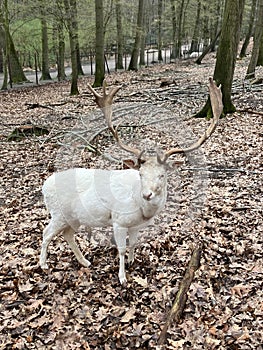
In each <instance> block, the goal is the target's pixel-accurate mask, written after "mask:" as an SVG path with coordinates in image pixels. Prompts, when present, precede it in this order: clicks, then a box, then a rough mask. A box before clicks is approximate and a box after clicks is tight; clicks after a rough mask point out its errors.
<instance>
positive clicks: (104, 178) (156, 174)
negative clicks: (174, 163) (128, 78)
mask: <svg viewBox="0 0 263 350" xmlns="http://www.w3.org/2000/svg"><path fill="white" fill-rule="evenodd" d="M88 88H89V90H90V91H91V92H92V93H93V95H94V96H95V100H96V102H97V104H98V106H99V107H100V108H101V109H102V111H103V114H104V116H105V118H106V121H107V124H108V127H109V129H110V131H111V133H112V134H113V136H114V138H115V139H116V141H117V143H118V145H119V146H120V147H121V148H122V149H124V150H126V151H128V152H131V153H133V154H134V155H135V156H136V157H137V159H138V166H139V169H138V170H135V169H128V170H101V169H83V168H74V169H69V170H66V171H61V172H58V173H54V174H53V175H51V176H50V177H49V178H48V179H47V180H46V181H45V183H44V185H43V190H42V191H43V195H44V201H45V204H46V207H47V209H48V211H49V212H50V214H51V220H50V222H49V224H48V225H47V227H46V228H45V229H44V232H43V242H42V249H41V254H40V266H41V267H42V268H43V269H47V268H48V265H47V264H46V259H47V249H48V245H49V243H50V242H51V240H52V238H53V237H55V236H56V235H57V234H59V233H62V234H63V236H64V238H65V239H66V241H67V242H68V244H69V246H70V247H71V249H72V250H73V252H74V254H75V256H76V258H77V260H78V261H79V263H80V264H81V265H83V266H85V267H88V266H89V265H90V262H89V261H88V260H87V259H85V258H84V256H83V255H82V253H81V251H80V249H79V247H78V246H77V244H76V242H75V239H74V233H75V231H76V230H77V229H78V228H79V226H80V225H85V226H86V227H89V228H92V227H106V226H113V230H114V238H115V241H116V244H117V248H118V252H119V280H120V283H121V284H122V283H124V282H126V274H125V266H124V256H125V252H126V237H127V235H128V236H129V257H128V262H129V263H132V262H133V260H134V247H135V244H136V241H137V233H138V230H139V229H141V228H143V227H145V226H147V225H149V223H151V221H152V219H153V217H154V216H155V215H157V214H158V213H160V211H161V210H162V209H163V208H164V205H165V202H166V194H167V172H166V168H167V167H166V161H167V159H168V157H170V156H171V155H173V154H177V153H184V152H191V151H193V150H194V149H197V148H198V147H200V146H201V145H202V144H203V143H204V142H205V140H207V139H208V138H209V137H210V135H211V134H212V133H213V131H214V130H215V128H216V125H217V123H218V120H219V117H220V115H221V113H222V109H223V105H222V94H221V91H220V88H218V87H217V86H216V84H215V83H214V82H213V80H212V79H211V78H210V83H209V90H210V99H211V106H212V111H213V118H212V120H211V124H210V126H209V127H208V129H207V130H206V132H205V133H204V134H203V136H202V137H201V138H200V139H199V140H198V141H197V142H195V143H194V144H193V145H191V146H190V147H188V148H185V149H182V148H172V149H170V150H168V151H166V152H163V153H162V154H160V153H158V152H157V153H156V155H155V156H151V157H143V152H142V151H140V150H139V149H136V148H133V147H131V146H128V145H126V144H124V143H123V142H122V141H121V140H120V138H119V135H118V132H117V128H115V127H114V126H113V125H112V101H113V98H114V96H115V94H116V93H117V91H118V90H119V89H120V87H115V88H113V89H112V90H111V91H110V92H109V93H108V94H107V93H106V84H105V83H104V84H103V94H102V95H100V94H98V93H97V92H96V91H95V90H94V89H93V88H92V87H91V86H90V85H89V86H88Z"/></svg>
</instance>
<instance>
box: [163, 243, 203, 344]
mask: <svg viewBox="0 0 263 350" xmlns="http://www.w3.org/2000/svg"><path fill="white" fill-rule="evenodd" d="M201 253H202V246H201V245H198V246H197V247H196V248H195V249H194V251H193V253H192V256H191V259H190V262H189V264H188V267H187V270H186V272H185V274H184V277H183V279H182V281H181V284H180V287H179V290H178V292H177V295H176V298H175V301H174V303H173V306H172V308H171V311H170V313H169V315H168V317H167V320H166V323H165V324H164V326H163V329H162V331H161V333H160V337H159V340H158V345H164V344H165V342H166V336H167V331H168V328H169V326H170V325H171V324H172V322H173V321H174V322H176V323H178V322H179V321H180V318H181V316H182V313H183V311H184V308H185V304H186V301H187V292H188V290H189V287H190V285H191V283H192V281H193V279H194V275H195V271H197V270H198V269H199V267H200V259H201Z"/></svg>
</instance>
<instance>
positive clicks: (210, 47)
mask: <svg viewBox="0 0 263 350" xmlns="http://www.w3.org/2000/svg"><path fill="white" fill-rule="evenodd" d="M220 34H221V29H220V30H219V31H218V33H217V34H216V36H215V38H214V39H213V41H212V42H211V44H210V45H209V46H207V48H206V49H205V50H204V51H203V52H202V53H201V55H200V56H199V57H198V58H197V60H196V61H195V63H197V64H201V63H202V60H203V58H204V57H205V56H206V55H207V54H208V53H209V52H210V51H212V48H213V47H215V44H216V42H217V39H218V38H219V36H220Z"/></svg>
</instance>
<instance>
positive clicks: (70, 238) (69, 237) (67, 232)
mask: <svg viewBox="0 0 263 350" xmlns="http://www.w3.org/2000/svg"><path fill="white" fill-rule="evenodd" d="M74 233H75V231H74V230H73V228H72V227H67V228H66V229H64V231H63V236H64V238H65V240H66V241H67V242H68V244H69V246H70V248H71V249H72V251H73V253H74V254H75V257H76V259H77V260H78V262H79V263H80V264H81V265H83V266H85V267H89V266H90V262H89V261H88V260H87V259H85V258H84V256H83V254H82V252H81V251H80V249H79V247H78V245H77V243H76V241H75V237H74Z"/></svg>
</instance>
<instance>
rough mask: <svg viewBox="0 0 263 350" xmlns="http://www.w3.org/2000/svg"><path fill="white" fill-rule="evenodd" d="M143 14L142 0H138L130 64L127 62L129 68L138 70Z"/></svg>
mask: <svg viewBox="0 0 263 350" xmlns="http://www.w3.org/2000/svg"><path fill="white" fill-rule="evenodd" d="M143 16H144V0H139V6H138V13H137V26H136V36H135V41H134V45H133V50H132V55H131V60H130V64H129V70H138V58H139V51H140V45H141V35H142V28H143Z"/></svg>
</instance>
